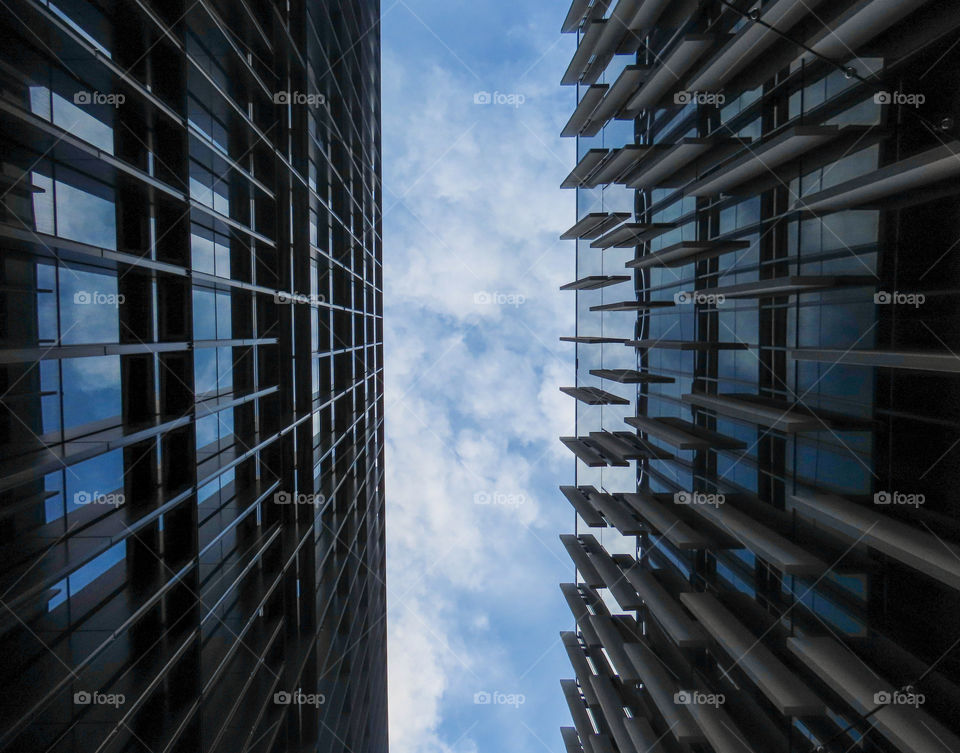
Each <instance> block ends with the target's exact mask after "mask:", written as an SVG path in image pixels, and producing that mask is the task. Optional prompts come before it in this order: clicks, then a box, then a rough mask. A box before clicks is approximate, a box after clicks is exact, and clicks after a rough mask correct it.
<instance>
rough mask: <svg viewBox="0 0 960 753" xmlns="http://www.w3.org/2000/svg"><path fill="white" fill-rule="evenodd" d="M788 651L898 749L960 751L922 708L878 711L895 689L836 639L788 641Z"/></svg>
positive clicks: (958, 741)
mask: <svg viewBox="0 0 960 753" xmlns="http://www.w3.org/2000/svg"><path fill="white" fill-rule="evenodd" d="M787 648H788V649H790V651H791V652H793V654H794V655H796V656H797V657H798V658H799V659H800V660H801V661H803V662H804V664H806V665H807V666H808V667H809V668H810V669H811V670H812V671H813V672H814V674H816V675H817V676H818V677H819V678H820V679H821V680H822V681H823V682H824V683H825V684H826V685H827V686H828V687H830V688H831V689H832V690H833V691H834V692H835V693H837V694H838V695H839V696H840V697H841V698H843V700H844V701H846V702H847V703H848V704H850V706H851V707H853V708H854V709H855V710H856V712H857V713H858V714H868V713H869V714H870V715H871V719H872V726H873V727H874V728H875V729H876V730H877V731H878V732H879V733H880V734H881V735H883V736H884V737H885V738H886V739H887V740H889V741H890V742H891V743H892V744H893V745H895V746H896V747H897V749H899V750H902V751H910V753H943V751H948V750H960V738H958V737H957V736H956V735H954V734H953V733H952V732H950V731H949V730H947V729H946V728H945V727H944V726H943V725H942V724H940V723H939V722H938V721H936V720H935V719H934V718H933V717H931V716H930V715H929V714H927V713H926V712H925V711H923V710H922V709H920V708H914V707H913V706H910V705H907V704H890V705H887V706H883V707H881V708H880V709H879V710H875V709H876V708H877V704H876V703H875V702H874V698H875V695H876V694H877V693H889V692H891V691H893V690H894V687H893V685H892V684H891V683H889V682H888V681H886V680H884V679H882V678H881V677H879V675H878V674H877V673H876V672H874V671H873V670H872V669H871V668H870V667H868V666H867V665H866V664H864V662H863V660H862V659H860V658H859V657H858V656H857V655H856V654H854V653H853V651H851V650H850V649H849V648H847V647H845V646H844V645H843V644H841V643H839V642H837V641H836V640H834V639H833V638H830V637H824V638H819V637H812V636H810V637H803V638H799V637H792V638H787Z"/></svg>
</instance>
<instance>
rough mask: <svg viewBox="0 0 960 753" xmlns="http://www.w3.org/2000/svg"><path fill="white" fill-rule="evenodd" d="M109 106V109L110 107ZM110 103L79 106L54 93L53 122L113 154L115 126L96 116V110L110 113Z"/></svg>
mask: <svg viewBox="0 0 960 753" xmlns="http://www.w3.org/2000/svg"><path fill="white" fill-rule="evenodd" d="M108 108H109V109H108ZM110 109H113V108H112V106H110V105H86V106H84V107H78V106H77V105H75V104H74V103H73V102H71V101H70V100H67V99H64V98H63V97H61V96H60V95H59V94H57V93H56V92H54V93H53V122H54V123H55V124H56V125H58V126H60V127H61V128H64V129H66V130H67V131H69V132H70V134H71V135H73V136H76V137H77V138H81V139H83V140H84V141H88V142H90V143H91V144H93V145H94V146H96V147H97V148H99V149H102V150H103V151H105V152H107V154H113V128H111V127H110V126H109V125H107V124H106V123H104V122H101V121H100V120H98V119H97V118H96V117H94V115H93V113H94V112H100V113H103V114H105V115H106V114H109V110H110Z"/></svg>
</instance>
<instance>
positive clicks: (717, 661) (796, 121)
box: [561, 0, 960, 753]
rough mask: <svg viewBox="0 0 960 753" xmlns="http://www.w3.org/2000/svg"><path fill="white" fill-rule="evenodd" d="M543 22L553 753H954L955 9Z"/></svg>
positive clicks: (957, 633) (760, 6)
mask: <svg viewBox="0 0 960 753" xmlns="http://www.w3.org/2000/svg"><path fill="white" fill-rule="evenodd" d="M563 31H564V32H568V33H571V34H572V33H576V34H577V37H578V46H577V48H576V52H575V54H574V55H573V58H572V60H571V62H570V65H569V67H568V69H567V70H566V72H565V73H564V74H563V81H562V83H563V84H565V85H569V86H571V87H573V86H575V87H576V91H577V102H576V107H575V109H574V112H573V114H572V115H571V117H570V120H569V122H568V123H567V125H566V126H565V128H564V130H563V134H564V135H565V136H569V137H576V138H577V144H578V149H577V158H578V161H577V165H576V166H575V167H574V169H573V170H572V172H571V173H570V175H569V176H568V177H567V179H566V180H565V182H564V184H563V185H564V187H565V188H569V189H575V190H576V191H577V212H578V214H577V222H576V223H575V224H574V225H573V226H572V227H571V228H570V229H569V231H568V232H567V233H565V235H564V237H565V238H568V239H571V240H574V241H575V242H576V248H577V255H576V279H575V280H574V281H572V282H571V283H570V284H569V285H566V286H565V287H566V288H567V289H570V290H574V291H576V292H575V295H576V299H577V330H576V333H572V334H571V337H569V338H564V339H566V340H570V341H573V342H574V343H575V347H576V354H577V362H576V363H577V366H576V386H575V387H569V388H564V391H565V392H567V393H569V394H570V395H571V396H572V397H574V398H575V399H576V401H577V433H576V436H572V437H563V438H562V441H563V442H564V443H565V444H566V445H567V446H568V447H569V448H570V450H571V451H572V452H573V454H574V455H575V456H576V458H577V461H576V473H577V476H576V484H575V485H572V486H564V487H562V488H561V489H562V492H563V494H564V496H565V497H566V499H567V500H569V502H570V503H571V504H572V506H573V508H574V510H575V525H576V527H575V530H573V531H571V532H570V533H568V534H564V535H563V536H562V537H561V538H562V540H563V543H564V545H565V547H566V549H567V550H568V551H569V553H570V556H571V558H572V561H573V564H574V568H575V572H576V578H575V580H571V582H569V583H566V584H563V585H562V587H561V588H562V592H563V596H564V598H565V599H566V601H567V603H568V604H569V606H570V608H571V610H572V613H573V617H574V619H575V622H576V630H570V631H567V632H564V633H562V639H563V642H564V645H565V647H566V650H567V652H568V654H569V656H570V660H571V663H572V666H573V677H571V679H569V680H564V681H563V682H562V691H563V693H564V695H565V697H566V700H567V701H568V704H569V707H570V712H571V716H572V719H573V726H572V727H565V728H563V730H562V735H563V741H564V744H565V747H566V750H567V753H581V752H585V753H611V752H612V751H617V752H618V753H634V752H636V753H652V752H653V751H665V752H667V753H675V752H676V753H679V752H680V751H695V752H696V753H708V752H709V753H727V752H729V753H747V752H748V751H755V752H756V753H805V752H806V751H815V750H819V751H837V752H838V753H839V752H840V751H852V750H857V751H871V752H873V751H903V752H904V753H921V752H923V753H935V752H936V753H945V751H958V750H960V736H958V733H960V716H958V715H957V709H958V708H960V619H958V614H960V611H958V609H960V593H958V589H960V506H958V503H957V494H956V489H957V486H958V476H960V400H958V399H957V398H958V387H960V373H958V372H960V358H958V357H957V353H958V352H960V327H958V321H960V319H958V314H960V306H958V297H957V292H956V291H957V288H958V275H960V272H958V271H960V264H958V257H957V253H958V251H957V246H958V240H957V239H958V238H960V203H958V195H960V141H958V138H960V127H958V123H960V99H958V97H957V76H958V73H957V72H958V70H960V6H958V5H957V4H956V3H953V2H945V1H939V2H938V1H936V0H930V1H926V2H925V1H924V0H910V1H902V2H883V1H882V0H838V1H837V2H829V3H828V2H819V1H817V0H767V1H766V2H756V1H755V0H750V1H749V2H747V1H746V0H743V1H741V0H730V1H729V2H728V1H727V0H716V1H707V2H692V1H691V2H667V1H666V0H618V1H617V2H614V3H611V2H608V1H607V0H594V1H593V2H590V1H589V0H575V1H574V2H573V3H572V5H571V7H570V10H569V13H568V15H567V17H566V20H565V21H564V23H563Z"/></svg>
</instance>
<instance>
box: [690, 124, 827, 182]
mask: <svg viewBox="0 0 960 753" xmlns="http://www.w3.org/2000/svg"><path fill="white" fill-rule="evenodd" d="M840 134H841V130H840V128H839V127H838V126H806V125H798V126H793V127H791V128H788V129H787V130H786V131H784V132H783V133H781V134H779V135H777V136H774V137H773V138H772V139H770V140H769V141H764V142H761V143H759V144H753V145H751V146H749V147H747V148H746V149H745V150H744V152H743V154H741V155H740V156H739V157H734V158H733V159H732V160H729V161H727V162H724V163H723V164H721V165H720V166H719V167H718V168H717V169H716V170H714V171H713V172H712V173H711V174H710V175H708V176H707V177H705V178H701V179H700V180H698V181H696V182H694V183H693V184H691V185H690V186H688V187H687V188H685V189H684V191H683V193H684V196H714V195H716V194H719V193H726V192H729V191H731V190H732V189H734V188H736V187H737V186H739V185H740V184H742V183H746V182H747V181H749V180H751V179H752V178H756V177H757V176H758V175H763V174H766V173H768V172H770V171H771V170H773V169H774V168H776V167H779V166H781V165H784V164H786V163H787V162H790V161H792V160H794V159H797V158H798V157H801V156H803V155H804V154H806V153H808V152H810V151H812V150H814V149H816V148H817V147H819V146H822V145H824V144H826V143H828V142H830V141H833V140H834V139H836V138H838V137H839V136H840Z"/></svg>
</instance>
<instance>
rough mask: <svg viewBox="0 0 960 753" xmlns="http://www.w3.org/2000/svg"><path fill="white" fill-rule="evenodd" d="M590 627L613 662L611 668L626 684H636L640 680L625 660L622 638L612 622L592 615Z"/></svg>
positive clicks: (629, 663)
mask: <svg viewBox="0 0 960 753" xmlns="http://www.w3.org/2000/svg"><path fill="white" fill-rule="evenodd" d="M590 626H591V627H592V628H593V631H594V632H595V633H596V634H597V635H598V636H599V637H600V640H601V642H602V643H603V648H604V650H605V651H606V652H607V656H609V657H610V659H611V660H612V661H613V668H614V669H615V670H616V672H617V674H618V675H619V676H620V678H621V679H622V680H624V681H626V682H636V681H638V680H639V679H640V677H639V676H638V675H637V670H636V668H635V667H634V666H633V663H632V662H631V661H630V660H629V659H628V658H627V655H626V654H625V653H624V651H623V636H621V635H620V631H619V630H617V627H616V625H614V623H613V620H611V619H610V618H609V617H607V616H601V615H592V616H591V617H590Z"/></svg>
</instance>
